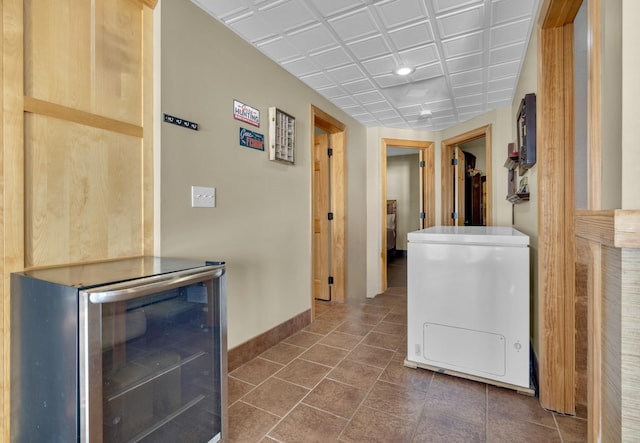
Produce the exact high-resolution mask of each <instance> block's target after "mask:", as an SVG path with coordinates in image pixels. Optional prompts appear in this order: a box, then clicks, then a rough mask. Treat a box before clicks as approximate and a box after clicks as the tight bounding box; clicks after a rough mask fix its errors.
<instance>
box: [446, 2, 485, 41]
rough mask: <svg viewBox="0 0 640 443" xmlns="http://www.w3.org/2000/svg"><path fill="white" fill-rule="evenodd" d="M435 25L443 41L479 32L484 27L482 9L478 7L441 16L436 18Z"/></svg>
mask: <svg viewBox="0 0 640 443" xmlns="http://www.w3.org/2000/svg"><path fill="white" fill-rule="evenodd" d="M436 23H437V25H438V31H439V32H440V37H441V38H443V39H447V38H450V37H455V36H456V35H461V34H468V33H470V32H475V31H479V30H481V29H482V28H483V25H484V7H483V6H482V5H480V6H477V7H474V8H470V9H465V10H462V11H456V12H454V13H451V14H447V15H443V16H440V17H438V19H437V20H436Z"/></svg>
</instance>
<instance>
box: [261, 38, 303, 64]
mask: <svg viewBox="0 0 640 443" xmlns="http://www.w3.org/2000/svg"><path fill="white" fill-rule="evenodd" d="M258 48H259V49H260V50H261V51H262V52H264V53H265V54H266V55H267V57H269V58H271V59H273V60H275V61H276V62H278V63H283V62H285V61H287V60H291V59H294V58H299V57H300V56H302V55H303V54H301V53H300V52H299V51H298V49H296V47H295V46H293V45H292V44H291V42H289V41H288V40H285V39H283V38H282V37H277V38H275V39H271V40H267V41H264V42H262V43H260V44H259V45H258Z"/></svg>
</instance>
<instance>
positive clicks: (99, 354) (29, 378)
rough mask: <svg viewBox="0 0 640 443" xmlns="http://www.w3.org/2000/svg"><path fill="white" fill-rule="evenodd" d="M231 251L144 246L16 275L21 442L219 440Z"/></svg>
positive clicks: (14, 416) (14, 390)
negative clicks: (198, 255) (157, 250)
mask: <svg viewBox="0 0 640 443" xmlns="http://www.w3.org/2000/svg"><path fill="white" fill-rule="evenodd" d="M226 351H227V350H226V275H225V265H224V263H223V262H206V263H205V262H196V261H188V260H180V259H167V258H158V257H142V258H132V259H124V260H116V261H110V262H104V263H94V264H85V265H76V266H66V267H57V268H48V269H37V270H31V271H25V272H21V273H14V274H12V275H11V440H12V442H45V441H46V442H65V443H67V442H72V441H73V442H76V441H77V442H85V443H86V442H91V443H95V442H138V441H139V442H176V441H185V442H186V441H188V442H216V441H219V440H221V439H222V438H223V437H224V435H225V432H226V408H225V406H226V401H227V399H226V372H227V366H226V365H227V356H226Z"/></svg>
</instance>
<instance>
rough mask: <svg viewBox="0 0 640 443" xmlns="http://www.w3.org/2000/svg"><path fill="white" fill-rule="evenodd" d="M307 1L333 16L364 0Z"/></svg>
mask: <svg viewBox="0 0 640 443" xmlns="http://www.w3.org/2000/svg"><path fill="white" fill-rule="evenodd" d="M221 1H224V0H221ZM227 1H228V0H227ZM307 3H309V4H311V5H313V7H315V8H317V9H318V11H319V12H320V14H322V16H324V17H331V16H333V15H335V14H338V13H342V12H345V11H349V10H351V9H353V8H357V7H360V6H362V5H363V4H364V0H307Z"/></svg>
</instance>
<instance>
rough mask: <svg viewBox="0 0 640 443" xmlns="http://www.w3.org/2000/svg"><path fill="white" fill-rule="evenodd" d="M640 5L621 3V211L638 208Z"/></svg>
mask: <svg viewBox="0 0 640 443" xmlns="http://www.w3.org/2000/svg"><path fill="white" fill-rule="evenodd" d="M638 17H640V2H638V1H637V0H622V90H623V91H624V94H622V142H621V143H622V165H621V169H622V180H621V182H622V184H621V188H622V191H621V192H622V205H621V207H622V209H639V208H640V192H638V177H640V147H639V146H638V144H639V143H638V138H639V137H638V129H639V128H640V112H638V103H640V82H639V81H638V78H640V51H638V42H639V41H640V26H638Z"/></svg>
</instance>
